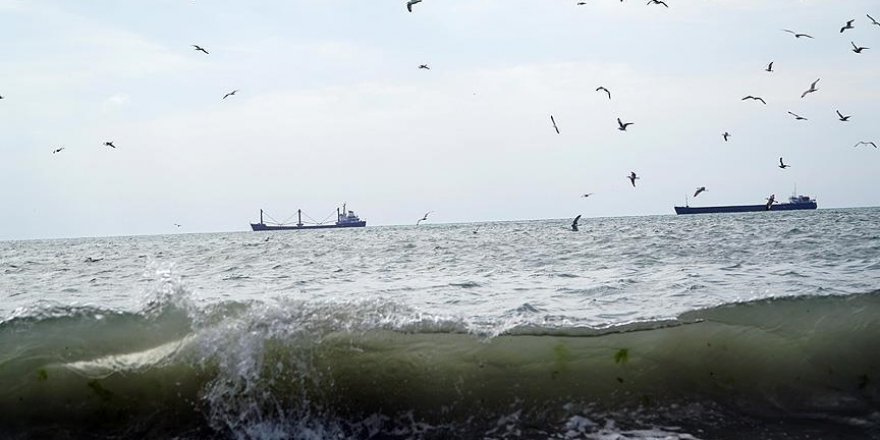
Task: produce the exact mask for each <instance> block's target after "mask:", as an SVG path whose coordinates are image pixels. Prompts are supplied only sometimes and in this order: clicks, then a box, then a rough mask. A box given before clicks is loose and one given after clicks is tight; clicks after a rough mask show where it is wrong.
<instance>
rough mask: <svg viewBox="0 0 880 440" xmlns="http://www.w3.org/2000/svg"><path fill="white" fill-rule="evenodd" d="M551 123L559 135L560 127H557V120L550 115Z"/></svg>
mask: <svg viewBox="0 0 880 440" xmlns="http://www.w3.org/2000/svg"><path fill="white" fill-rule="evenodd" d="M550 122H552V123H553V129H554V130H556V134H559V127H557V126H556V119H553V115H550Z"/></svg>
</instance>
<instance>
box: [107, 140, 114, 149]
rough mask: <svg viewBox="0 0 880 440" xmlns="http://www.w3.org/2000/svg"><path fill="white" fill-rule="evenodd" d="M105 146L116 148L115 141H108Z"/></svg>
mask: <svg viewBox="0 0 880 440" xmlns="http://www.w3.org/2000/svg"><path fill="white" fill-rule="evenodd" d="M104 145H106V146H108V147H110V148H116V145H113V141H107V142H104Z"/></svg>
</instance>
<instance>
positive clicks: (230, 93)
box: [223, 89, 238, 99]
mask: <svg viewBox="0 0 880 440" xmlns="http://www.w3.org/2000/svg"><path fill="white" fill-rule="evenodd" d="M236 93H238V90H237V89H236V90H233V91H231V92H229V93H227V94H225V95H223V99H226V98H228V97H230V96H232V95H234V94H236Z"/></svg>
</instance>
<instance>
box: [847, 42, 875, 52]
mask: <svg viewBox="0 0 880 440" xmlns="http://www.w3.org/2000/svg"><path fill="white" fill-rule="evenodd" d="M849 43H850V44H852V46H853V50H852V51H853V52H855V53H862V51H863V50H865V49H870V47H861V46H856V43H853V42H852V41H850V42H849Z"/></svg>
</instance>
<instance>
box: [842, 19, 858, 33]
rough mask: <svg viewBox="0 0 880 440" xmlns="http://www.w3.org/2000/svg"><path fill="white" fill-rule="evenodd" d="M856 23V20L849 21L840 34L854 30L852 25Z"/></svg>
mask: <svg viewBox="0 0 880 440" xmlns="http://www.w3.org/2000/svg"><path fill="white" fill-rule="evenodd" d="M854 21H855V20H847V22H846V26H844V27H842V28H840V33H841V34H842V33H843V31H845V30H847V29H852V28H853V25H852V24H853V22H854Z"/></svg>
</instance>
